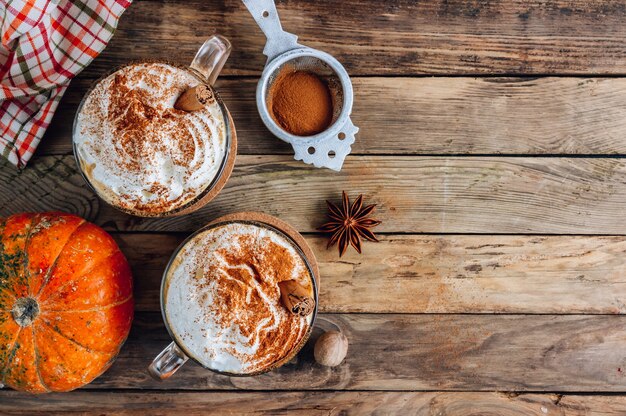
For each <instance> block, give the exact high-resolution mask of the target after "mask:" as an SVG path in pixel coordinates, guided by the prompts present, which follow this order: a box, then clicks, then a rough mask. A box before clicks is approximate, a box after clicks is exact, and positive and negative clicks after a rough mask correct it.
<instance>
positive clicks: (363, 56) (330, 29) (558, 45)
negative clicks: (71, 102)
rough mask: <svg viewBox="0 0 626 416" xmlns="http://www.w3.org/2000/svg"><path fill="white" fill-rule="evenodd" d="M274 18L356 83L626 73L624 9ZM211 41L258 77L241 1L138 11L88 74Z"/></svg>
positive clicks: (357, 1)
mask: <svg viewBox="0 0 626 416" xmlns="http://www.w3.org/2000/svg"><path fill="white" fill-rule="evenodd" d="M278 12H279V14H280V17H281V19H282V23H283V27H284V29H285V30H287V31H292V32H294V33H296V34H297V35H298V36H299V41H300V42H301V43H302V44H304V45H307V46H311V47H314V48H318V49H321V50H324V51H326V52H329V53H330V54H332V55H335V56H336V58H337V59H339V61H340V62H342V63H343V64H344V65H345V66H346V68H347V69H348V72H349V73H351V74H352V75H363V74H365V75H369V74H389V75H400V74H485V73H508V74H516V73H517V74H560V73H567V74H581V73H582V74H589V73H593V74H624V73H625V72H626V46H625V45H626V27H625V26H624V19H625V18H626V7H625V5H624V3H623V2H621V1H615V0H609V1H599V0H594V1H588V0H556V1H550V2H544V1H541V0H526V1H515V0H508V1H501V2H491V1H465V0H433V1H420V2H417V1H406V0H390V1H385V2H376V3H372V2H371V1H366V0H350V1H341V2H336V1H331V0H323V1H295V0H290V1H280V2H278ZM214 31H218V32H220V33H221V34H223V35H225V36H227V37H228V38H230V39H231V41H232V43H233V48H234V49H233V54H232V56H231V58H230V60H229V62H228V63H227V66H226V68H225V73H227V74H239V75H241V74H259V73H260V71H261V69H262V68H263V64H264V62H265V59H264V58H265V57H264V56H263V55H262V50H263V46H264V44H265V38H264V36H263V34H262V32H261V30H260V29H259V28H258V27H257V26H256V25H255V23H254V21H253V20H252V17H251V16H250V15H249V13H248V12H247V10H246V9H245V8H244V6H243V4H242V3H241V2H240V1H237V0H226V1H223V2H222V1H203V0H193V1H188V0H175V1H163V2H160V1H159V2H155V1H138V2H136V3H135V4H133V7H131V8H129V9H128V11H127V12H126V13H125V14H124V16H123V17H122V19H121V21H120V24H119V27H118V29H117V32H116V35H115V37H114V38H113V40H112V41H111V42H110V44H109V46H108V48H107V49H106V51H105V52H104V53H103V54H102V55H101V57H100V58H98V59H97V60H96V61H95V62H94V63H93V64H92V65H91V66H90V67H89V69H88V71H89V72H96V73H99V72H101V71H103V70H104V71H106V70H108V69H110V68H111V67H113V66H116V65H119V64H121V63H124V62H127V61H128V60H129V59H141V58H157V57H160V58H167V59H174V58H178V59H180V60H181V61H182V62H190V61H191V59H192V58H193V56H194V54H195V53H196V50H197V49H198V48H199V47H200V45H201V44H202V42H203V41H204V40H205V39H206V38H207V37H208V36H209V35H210V34H211V33H213V32H214Z"/></svg>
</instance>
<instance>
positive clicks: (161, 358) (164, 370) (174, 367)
mask: <svg viewBox="0 0 626 416" xmlns="http://www.w3.org/2000/svg"><path fill="white" fill-rule="evenodd" d="M188 359H189V357H187V356H186V355H185V353H184V352H183V351H182V350H181V349H180V348H178V345H176V343H175V342H172V343H171V344H170V345H168V346H167V348H165V349H164V350H163V351H161V353H160V354H159V355H157V357H156V358H155V359H154V361H152V364H150V366H149V367H148V373H149V374H150V375H151V376H152V378H154V379H155V380H158V381H163V380H165V379H166V378H170V377H171V376H172V375H174V373H175V372H176V371H178V369H179V368H180V367H182V366H183V364H185V363H186V362H187V360H188Z"/></svg>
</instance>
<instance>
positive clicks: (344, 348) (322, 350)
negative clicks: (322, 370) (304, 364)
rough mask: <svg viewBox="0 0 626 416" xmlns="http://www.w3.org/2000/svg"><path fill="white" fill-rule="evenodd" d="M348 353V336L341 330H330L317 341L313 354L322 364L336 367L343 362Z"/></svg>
mask: <svg viewBox="0 0 626 416" xmlns="http://www.w3.org/2000/svg"><path fill="white" fill-rule="evenodd" d="M347 353H348V338H346V336H345V335H344V334H342V333H341V332H337V331H328V332H325V333H324V334H322V336H321V337H319V338H318V339H317V341H316V342H315V348H314V349H313V355H315V361H317V362H318V363H320V364H321V365H325V366H328V367H335V366H338V365H339V364H341V362H342V361H343V359H344V358H346V354H347Z"/></svg>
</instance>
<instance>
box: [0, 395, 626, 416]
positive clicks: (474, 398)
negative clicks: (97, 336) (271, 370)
mask: <svg viewBox="0 0 626 416" xmlns="http://www.w3.org/2000/svg"><path fill="white" fill-rule="evenodd" d="M0 412H2V414H3V415H32V416H35V415H66V414H68V413H71V414H73V415H80V414H84V415H88V414H93V413H94V412H97V413H98V414H99V415H137V414H138V413H142V412H149V414H150V415H153V416H159V415H186V416H196V415H198V416H199V415H225V414H229V415H230V414H236V415H260V414H272V415H286V414H289V415H298V416H309V415H326V416H340V415H342V416H343V415H346V416H350V415H390V414H393V415H413V416H433V415H437V416H467V415H469V414H472V415H498V416H545V415H546V414H547V415H555V416H596V415H597V416H600V415H602V416H618V415H623V414H624V413H626V396H621V395H620V396H608V397H602V396H595V395H588V396H580V395H570V394H567V395H559V394H511V393H481V392H470V393H457V392H447V393H435V392H433V393H431V392H319V391H307V392H214V393H210V392H169V393H167V392H159V393H153V392H136V393H127V392H123V391H118V392H104V391H103V392H94V391H77V392H73V393H65V394H55V395H48V396H42V397H38V398H37V400H33V398H32V396H27V395H24V394H21V393H17V392H14V391H7V390H5V391H0Z"/></svg>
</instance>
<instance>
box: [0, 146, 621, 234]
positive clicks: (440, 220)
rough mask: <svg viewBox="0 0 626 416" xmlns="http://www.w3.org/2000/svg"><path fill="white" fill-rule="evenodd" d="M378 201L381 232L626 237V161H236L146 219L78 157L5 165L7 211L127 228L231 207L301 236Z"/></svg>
mask: <svg viewBox="0 0 626 416" xmlns="http://www.w3.org/2000/svg"><path fill="white" fill-rule="evenodd" d="M344 189H345V190H348V191H349V192H350V193H351V194H352V195H353V196H356V195H357V194H358V193H363V194H365V195H366V196H367V199H368V200H369V201H371V202H372V203H377V204H378V205H379V207H378V208H377V213H376V217H378V219H380V220H382V221H383V223H382V225H380V226H379V227H377V229H376V230H377V231H378V232H404V233H415V232H423V233H483V234H490V233H491V234H494V233H531V234H534V233H540V234H552V233H564V234H626V221H622V220H621V218H622V216H623V210H624V206H626V159H623V158H504V157H475V158H465V157H445V158H444V157H413V156H406V157H400V156H397V157H394V156H379V157H365V156H351V157H349V158H348V159H347V161H346V163H345V164H344V168H343V170H342V171H341V172H340V173H333V172H331V171H329V170H326V169H315V168H312V167H308V166H307V165H304V164H303V163H302V162H297V161H294V160H293V159H291V158H290V157H289V156H239V157H238V158H237V162H236V167H235V170H234V172H233V175H232V176H231V178H230V180H229V181H228V184H227V185H226V187H225V188H224V190H223V191H222V192H221V194H220V195H219V196H218V197H217V198H216V199H215V200H213V201H212V202H211V203H210V204H208V205H207V206H206V207H204V208H203V209H201V210H199V211H197V212H196V213H194V214H190V215H186V216H183V217H177V218H171V219H140V218H135V217H130V216H128V215H125V214H122V213H120V212H118V211H116V210H114V209H113V208H111V207H108V206H105V204H104V203H103V202H102V201H100V200H99V199H98V198H97V197H96V196H95V195H94V193H93V192H92V191H91V190H90V189H89V188H88V187H87V185H86V183H85V181H84V180H83V178H82V177H81V176H80V175H79V173H78V172H77V171H76V169H75V162H74V159H73V157H71V156H47V157H43V158H39V159H37V160H35V161H33V162H32V163H31V164H30V165H29V167H28V169H26V170H25V171H24V172H22V173H21V174H18V173H17V171H16V170H15V169H13V167H11V166H5V167H4V168H1V169H0V215H9V214H13V213H17V212H22V211H41V210H51V209H58V210H63V211H68V212H73V213H75V214H78V215H81V216H83V217H85V218H87V219H90V220H92V221H95V222H96V223H98V224H101V225H103V226H104V227H106V228H107V229H109V230H120V231H148V230H149V231H194V230H196V229H197V228H199V227H200V226H202V225H204V224H206V223H207V222H208V220H210V219H211V218H215V217H216V216H218V215H221V214H225V213H229V212H233V211H244V210H247V211H263V212H266V213H268V214H272V215H276V216H278V217H280V218H282V219H283V220H286V221H287V222H289V223H291V224H292V225H293V226H295V227H296V228H297V229H298V230H299V231H301V232H310V231H315V230H316V228H317V227H319V226H320V224H321V223H323V222H324V221H325V212H326V208H325V204H324V199H331V200H335V201H337V198H339V197H340V195H341V191H342V190H344Z"/></svg>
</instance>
